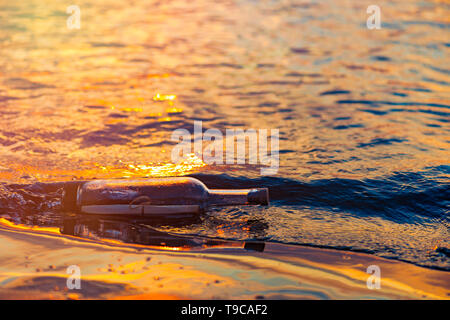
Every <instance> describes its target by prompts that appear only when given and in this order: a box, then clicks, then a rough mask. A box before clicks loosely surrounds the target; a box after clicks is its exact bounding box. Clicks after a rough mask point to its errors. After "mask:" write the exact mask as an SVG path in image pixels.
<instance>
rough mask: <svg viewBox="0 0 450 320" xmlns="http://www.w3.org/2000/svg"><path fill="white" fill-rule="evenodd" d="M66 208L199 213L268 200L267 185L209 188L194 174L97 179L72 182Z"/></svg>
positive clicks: (150, 213)
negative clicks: (235, 188)
mask: <svg viewBox="0 0 450 320" xmlns="http://www.w3.org/2000/svg"><path fill="white" fill-rule="evenodd" d="M62 202H63V207H64V209H65V210H66V211H77V212H81V213H87V214H131V215H141V216H153V215H157V216H170V215H177V214H199V213H202V212H204V211H205V210H207V209H208V208H209V207H210V206H216V205H218V206H222V205H239V204H242V205H245V204H268V192H267V189H243V190H209V189H208V188H207V187H206V186H205V185H204V184H203V183H202V182H201V181H199V180H197V179H194V178H190V177H174V178H155V179H136V180H93V181H89V182H84V183H83V182H81V183H79V184H78V185H76V184H72V185H68V187H67V188H65V190H64V195H63V201H62Z"/></svg>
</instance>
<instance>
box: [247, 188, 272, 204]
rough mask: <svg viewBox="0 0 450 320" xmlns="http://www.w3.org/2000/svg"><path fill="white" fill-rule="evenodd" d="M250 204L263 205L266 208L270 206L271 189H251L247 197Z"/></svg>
mask: <svg viewBox="0 0 450 320" xmlns="http://www.w3.org/2000/svg"><path fill="white" fill-rule="evenodd" d="M247 198H248V203H249V204H261V205H264V206H268V205H269V189H268V188H256V189H250V191H249V192H248V195H247Z"/></svg>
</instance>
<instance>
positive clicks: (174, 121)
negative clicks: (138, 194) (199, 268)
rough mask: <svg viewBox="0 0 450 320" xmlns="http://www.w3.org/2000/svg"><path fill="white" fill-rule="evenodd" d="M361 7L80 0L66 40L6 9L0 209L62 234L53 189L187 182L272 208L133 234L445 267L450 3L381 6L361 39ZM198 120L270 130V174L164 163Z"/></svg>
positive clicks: (34, 6) (0, 28)
mask: <svg viewBox="0 0 450 320" xmlns="http://www.w3.org/2000/svg"><path fill="white" fill-rule="evenodd" d="M370 4H372V3H371V2H367V1H357V2H356V1H339V2H335V1H331V0H330V1H326V0H322V1H294V0H292V1H248V0H240V1H238V0H236V1H214V2H211V1H204V0H196V1H190V2H186V1H177V0H175V1H112V0H100V1H95V4H94V3H91V2H89V1H78V5H79V6H80V8H81V29H79V30H69V29H68V28H67V27H66V19H67V17H68V14H66V12H65V10H66V7H67V3H66V2H64V1H52V2H51V3H43V2H42V1H35V0H27V1H16V2H5V1H2V2H1V6H0V43H1V46H0V155H1V156H0V181H1V184H0V213H1V214H2V216H3V217H6V218H8V219H10V220H12V221H14V222H16V223H25V224H30V225H41V226H58V227H59V226H62V223H63V222H62V221H63V218H62V215H61V212H60V210H59V200H58V199H59V196H60V192H61V190H60V187H61V184H60V182H63V181H68V180H74V179H93V178H111V177H112V178H118V177H131V176H132V177H148V176H155V177H157V176H165V175H185V174H188V175H193V176H195V177H197V178H199V179H201V180H202V181H203V182H205V183H206V184H207V185H208V186H209V187H210V188H247V187H268V188H269V189H270V195H271V201H272V203H271V206H270V207H268V208H262V207H241V208H226V209H215V210H213V211H212V212H209V213H208V214H207V215H205V216H202V217H200V218H199V219H198V220H196V221H190V222H189V223H188V222H186V223H184V224H176V225H174V224H164V223H159V224H156V225H153V224H145V223H142V222H139V225H141V226H142V225H146V226H150V225H151V227H152V228H157V229H158V230H159V231H164V232H171V233H180V234H190V235H195V236H209V237H214V238H224V239H235V240H238V239H239V240H263V241H267V242H282V243H292V244H308V245H313V246H324V247H330V248H338V249H344V250H356V251H362V252H368V253H371V254H375V255H378V256H382V257H388V258H393V259H399V260H404V261H408V262H412V263H415V264H418V265H422V266H428V267H434V268H440V269H444V270H450V259H449V250H450V237H449V233H448V227H449V214H448V205H449V202H448V199H450V191H449V190H450V189H449V179H448V178H449V158H450V152H449V124H448V122H449V103H448V102H449V98H450V94H449V92H450V91H449V82H450V78H449V69H448V65H450V63H449V62H450V61H449V58H448V56H449V50H450V49H449V45H450V42H449V24H448V16H449V5H448V4H447V3H445V2H443V1H399V0H398V1H384V0H383V1H378V2H377V4H378V5H379V6H380V7H381V12H382V28H381V29H380V30H368V29H367V28H366V19H367V16H368V15H367V14H366V8H367V6H368V5H370ZM194 120H202V121H203V128H204V130H207V129H209V128H217V129H219V130H221V131H222V132H225V130H226V129H227V128H243V129H248V128H254V129H271V128H274V129H279V130H280V169H279V171H278V173H277V174H276V175H274V176H270V177H262V176H260V170H259V168H258V166H253V165H234V166H233V165H227V166H224V165H223V166H219V165H205V164H204V163H202V161H201V160H200V159H198V158H191V159H188V160H187V161H186V162H185V163H184V164H181V165H175V164H172V163H171V158H170V153H171V150H172V148H173V146H174V144H175V143H174V142H173V141H171V134H172V132H173V130H175V129H179V128H184V129H188V130H189V131H191V132H192V130H193V123H194ZM50 182H52V183H53V184H48V183H50ZM80 236H82V235H80Z"/></svg>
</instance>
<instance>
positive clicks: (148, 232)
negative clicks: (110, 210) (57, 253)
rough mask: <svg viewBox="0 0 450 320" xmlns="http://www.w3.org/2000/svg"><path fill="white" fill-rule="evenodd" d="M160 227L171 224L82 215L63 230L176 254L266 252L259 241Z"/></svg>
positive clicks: (67, 222) (64, 223)
mask: <svg viewBox="0 0 450 320" xmlns="http://www.w3.org/2000/svg"><path fill="white" fill-rule="evenodd" d="M198 219H199V218H198V217H193V218H191V219H190V220H186V219H184V220H183V222H179V221H178V222H177V221H172V222H170V225H171V226H173V227H176V226H177V225H186V224H193V223H196V222H197V223H198ZM158 224H160V225H162V224H164V225H167V224H168V222H167V221H154V220H152V221H149V220H132V221H130V220H121V219H116V218H107V219H105V218H104V217H99V218H93V217H86V216H79V215H68V216H64V217H63V220H62V224H61V227H60V232H61V233H62V234H67V235H72V236H77V237H80V238H87V239H94V240H101V239H105V238H106V239H114V240H119V241H121V242H123V243H131V244H139V245H147V246H152V247H154V246H157V247H164V248H172V249H176V250H193V249H208V248H215V247H220V248H242V249H245V250H252V251H260V252H262V251H263V250H264V246H265V245H264V242H257V241H245V242H244V241H227V240H220V239H212V238H206V237H199V236H195V237H194V236H187V235H179V234H173V233H168V232H162V231H158V230H156V229H154V228H153V227H152V226H157V225H158Z"/></svg>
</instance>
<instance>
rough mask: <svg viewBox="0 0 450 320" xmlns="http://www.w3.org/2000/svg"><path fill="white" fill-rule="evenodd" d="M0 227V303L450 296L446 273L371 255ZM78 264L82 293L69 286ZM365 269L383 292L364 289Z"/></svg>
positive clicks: (275, 244) (441, 297)
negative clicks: (148, 242) (373, 269)
mask: <svg viewBox="0 0 450 320" xmlns="http://www.w3.org/2000/svg"><path fill="white" fill-rule="evenodd" d="M58 232H59V231H58V229H57V228H39V227H33V228H28V227H25V226H18V225H13V224H12V223H6V222H5V220H4V219H2V221H0V247H1V248H0V299H257V298H264V299H450V273H449V272H446V271H441V270H436V269H429V268H424V267H419V266H416V265H414V264H410V263H406V262H401V261H397V260H391V259H385V258H380V257H377V256H373V255H369V254H365V253H358V252H348V251H342V250H334V249H324V248H314V247H309V246H298V245H285V244H277V243H266V244H265V247H264V250H263V251H262V252H258V251H251V250H250V251H249V250H245V249H244V248H242V247H239V246H235V245H224V246H220V247H214V248H206V249H191V250H184V249H180V248H174V247H159V248H158V247H148V246H144V245H135V244H127V243H122V242H119V241H116V240H111V239H99V240H92V239H84V238H78V237H74V236H68V235H62V234H58ZM69 265H79V266H80V270H81V289H79V290H76V289H74V290H70V289H68V288H67V286H66V283H67V278H68V277H69V275H68V274H67V273H66V270H67V267H68V266H69ZM370 265H377V266H379V268H380V270H381V288H380V289H372V290H371V289H368V288H367V285H366V281H367V279H368V278H369V277H370V276H371V275H370V274H368V273H366V269H367V267H368V266H370Z"/></svg>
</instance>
